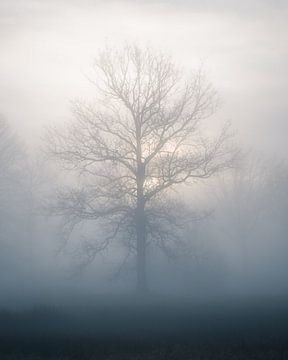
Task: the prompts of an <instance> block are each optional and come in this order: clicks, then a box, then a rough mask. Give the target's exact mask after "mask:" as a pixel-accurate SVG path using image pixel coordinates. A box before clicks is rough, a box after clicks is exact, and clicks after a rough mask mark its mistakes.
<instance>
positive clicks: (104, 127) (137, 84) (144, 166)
mask: <svg viewBox="0 0 288 360" xmlns="http://www.w3.org/2000/svg"><path fill="white" fill-rule="evenodd" d="M95 70H97V76H96V77H95V79H93V83H94V84H95V85H96V87H97V89H98V94H99V101H97V102H96V103H95V104H90V103H85V102H80V101H76V102H74V103H73V110H72V111H73V115H74V117H73V121H72V122H69V123H67V124H66V126H65V128H61V129H59V128H56V129H55V128H54V129H50V131H49V136H48V137H49V153H50V154H51V155H52V156H53V157H54V158H55V159H57V160H60V161H61V163H62V164H63V165H64V166H65V168H66V169H67V170H73V171H76V173H77V174H78V175H79V179H80V180H79V184H80V185H79V186H77V187H74V188H70V189H69V190H65V191H61V192H59V194H58V201H57V202H56V204H54V207H53V210H54V213H56V214H58V215H61V216H63V217H64V219H65V224H66V226H67V227H68V228H69V230H70V231H72V230H73V228H74V226H75V224H78V223H79V222H81V221H86V220H95V221H98V222H99V223H101V226H102V228H104V229H105V232H106V236H105V237H103V238H102V237H101V238H98V239H97V236H96V239H93V240H89V241H88V240H87V239H86V241H84V242H83V244H82V245H83V249H84V250H85V254H86V261H85V263H86V264H87V263H90V262H91V261H93V259H94V258H95V256H96V254H97V253H99V252H100V251H102V250H104V249H106V248H107V247H108V246H109V245H110V244H111V242H112V241H113V240H114V239H121V240H122V241H123V243H124V245H125V246H126V247H127V249H128V251H129V253H133V254H135V255H136V271H137V290H138V291H139V292H142V293H143V292H145V291H147V276H146V273H147V269H146V268H147V247H148V246H150V245H151V244H154V245H156V246H158V247H159V248H161V249H162V250H163V251H164V252H165V253H166V254H167V255H168V256H170V255H173V248H177V247H179V246H181V243H183V241H184V239H183V238H181V232H180V231H178V230H177V229H181V227H182V226H183V223H184V222H185V220H187V218H186V217H185V216H187V213H186V212H184V206H182V205H179V204H177V200H176V199H175V198H174V199H173V197H171V196H170V194H171V188H174V187H176V186H178V185H180V184H184V183H185V184H186V183H195V182H197V181H198V180H203V179H206V178H209V177H211V176H212V175H213V174H215V173H217V172H219V171H222V170H224V169H226V168H228V167H230V166H231V164H232V162H233V158H234V155H235V154H234V152H233V151H231V148H229V147H228V146H227V144H228V142H227V139H228V138H229V134H228V129H227V127H226V126H225V127H224V128H223V129H222V131H221V132H220V134H219V135H218V136H217V137H214V138H211V137H207V136H204V135H203V134H202V133H201V126H200V125H201V122H202V121H203V120H204V119H206V118H208V117H210V116H211V115H212V114H213V112H214V110H215V104H216V94H215V91H214V90H213V88H212V87H211V85H210V84H209V83H207V82H206V81H205V79H204V76H203V75H202V72H201V71H198V72H196V73H194V74H192V75H190V76H189V77H188V78H187V79H186V77H185V74H184V72H181V71H180V70H179V69H178V68H177V66H176V65H175V64H174V63H173V61H172V60H171V59H170V57H168V56H166V55H163V54H162V53H160V52H158V51H155V50H153V49H150V48H145V49H143V48H140V47H138V46H136V45H135V46H134V45H133V46H125V47H124V48H123V49H122V50H120V51H117V50H111V49H106V50H104V51H103V52H101V53H100V54H99V56H98V57H97V58H96V60H95ZM185 214H186V215H185ZM190 220H191V218H190ZM172 228H173V229H174V230H173V229H172ZM175 229H176V230H175ZM175 245H176V246H175Z"/></svg>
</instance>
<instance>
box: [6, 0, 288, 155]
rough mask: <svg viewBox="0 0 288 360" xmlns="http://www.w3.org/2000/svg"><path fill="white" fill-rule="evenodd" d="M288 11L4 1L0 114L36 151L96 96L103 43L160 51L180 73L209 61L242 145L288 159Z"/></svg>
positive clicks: (230, 5)
mask: <svg viewBox="0 0 288 360" xmlns="http://www.w3.org/2000/svg"><path fill="white" fill-rule="evenodd" d="M287 18H288V2H287V1H284V0H278V1H277V0H274V1H272V0H264V1H263V0H262V1H260V0H258V1H257V0H250V1H241V2H239V1H236V0H235V1H234V0H229V1H228V0H226V1H224V0H214V1H212V0H210V1H203V0H202V1H200V0H197V1H188V0H180V1H179V0H177V1H176V0H162V1H153V0H150V1H144V0H138V1H104V0H103V1H101V0H98V1H95V0H94V1H92V0H82V1H80V0H72V1H68V0H58V1H56V0H50V1H48V0H47V1H44V0H42V1H39V0H38V1H37V0H25V1H24V0H0V47H1V57H0V113H2V114H3V115H4V116H5V117H6V118H7V119H8V120H9V121H10V122H11V123H12V124H14V125H15V127H16V128H17V130H18V131H19V132H21V133H22V134H23V136H24V137H25V139H26V140H27V141H30V142H31V143H32V144H38V143H39V137H40V135H41V132H42V129H43V126H44V125H45V124H48V123H51V122H58V121H64V120H66V119H67V118H69V116H70V113H69V100H70V99H71V98H74V97H80V98H81V97H82V98H85V97H91V96H92V95H93V91H94V89H93V87H92V86H91V84H89V82H88V81H87V80H86V78H85V74H88V73H89V71H90V69H91V66H92V62H93V56H94V55H95V54H96V53H97V51H98V49H101V47H103V46H104V45H105V43H107V42H108V43H110V44H118V43H121V42H123V41H138V42H140V43H143V44H147V43H149V44H150V45H151V46H154V47H160V48H161V49H163V50H164V51H166V50H167V51H168V52H170V53H171V54H172V56H174V58H175V59H176V61H177V62H178V63H179V65H183V66H185V67H187V68H193V67H195V66H196V67H197V66H198V65H199V64H200V63H201V62H204V64H205V68H206V71H207V74H208V77H209V79H211V81H212V82H213V83H214V86H215V87H216V89H217V90H218V92H219V94H220V96H221V99H222V107H221V109H220V110H219V112H218V115H217V117H218V118H219V119H223V120H224V121H225V120H227V119H230V120H231V121H232V123H233V125H234V127H235V129H236V130H238V132H239V137H240V139H241V141H242V142H244V143H245V145H247V146H253V147H255V149H256V150H258V151H263V152H267V153H271V154H280V156H286V149H287V145H286V139H287V132H288V121H287V120H288V119H287V115H288V101H287V94H288V70H287V64H288V23H287Z"/></svg>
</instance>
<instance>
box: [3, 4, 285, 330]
mask: <svg viewBox="0 0 288 360" xmlns="http://www.w3.org/2000/svg"><path fill="white" fill-rule="evenodd" d="M287 16H288V5H287V3H286V2H285V1H284V0H283V1H281V0H278V1H276V0H274V1H272V0H266V1H256V0H250V1H248V0H247V1H242V2H241V3H239V2H237V1H227V0H217V1H209V0H208V1H198V0H197V1H188V0H181V1H176V0H175V1H174V0H167V1H164V0H158V1H152V0H150V1H144V0H138V1H128V0H127V1H121V0H119V1H116V0H115V1H102V0H98V1H90V0H84V1H78V0H74V1H66V0H61V1H54V0H53V1H49V2H48V1H46V2H45V1H37V0H28V1H27V0H26V1H24V0H10V1H5V0H4V1H1V2H0V49H1V57H0V199H1V202H0V293H1V296H0V308H1V309H8V310H9V311H14V310H15V311H16V310H17V311H19V310H21V311H22V310H23V309H24V310H25V309H26V310H27V309H31V308H33V307H35V306H40V305H41V306H48V307H50V306H51V307H54V306H56V307H58V306H59V307H61V309H68V308H69V309H71V307H72V308H73V307H74V306H83V307H84V308H86V307H87V306H88V307H89V306H95V304H99V303H101V304H105V303H106V304H107V303H109V304H110V303H112V304H114V305H115V304H118V305H119V304H122V301H124V300H123V299H126V300H125V301H128V300H127V299H128V298H129V299H130V300H129V301H132V300H131V299H133V301H136V302H137V301H139V299H142V300H143V301H144V300H145V299H146V300H147V301H148V302H149V301H154V300H155V301H156V303H157V304H158V305H159V304H161V301H164V303H167V301H170V300H171V301H175V303H178V301H179V304H180V303H181V304H183V303H182V302H183V301H184V302H185V306H186V305H187V303H189V304H190V305H191V304H192V305H193V304H194V305H195V304H198V305H199V304H201V305H203V304H213V303H217V302H219V301H220V302H221V301H222V302H224V303H225V301H226V302H230V301H236V302H237V301H240V302H241V301H242V300H243V299H248V300H247V301H248V302H249V301H250V300H251V299H255V298H256V299H258V300H257V301H258V303H259V304H260V303H261V304H262V302H265V301H266V300H265V299H271V298H273V299H275V298H277V297H279V298H284V299H286V296H287V295H288V287H287V286H288V285H287V273H288V261H287V259H288V258H287V257H288V241H287V233H288V225H287V212H288V192H287V188H288V158H287V131H288V125H287V121H286V118H287V114H288V105H287V104H288V103H287V98H286V97H287V90H288V77H287V61H288V47H287V43H288V25H287ZM105 49H106V50H105ZM121 49H122V50H121ZM123 49H124V50H123ZM127 49H128V50H127ZM105 51H106V52H105ZM117 51H118V52H117ZM121 51H124V52H123V53H121ZM125 51H126V52H125ZM99 54H100V55H99ZM111 54H112V55H111ZM139 54H140V55H139ZM147 54H148V55H147ZM161 54H162V55H163V54H164V55H163V56H164V57H163V58H162V57H161V56H162V55H161ZM166 56H167V57H166ZM97 59H98V60H97ZM127 59H128V60H127ZM151 59H152V60H151ZM159 59H161V60H159ZM163 59H164V60H163ZM170 59H172V60H171V61H172V63H169V61H170ZM141 61H143V64H144V65H141V66H140V65H139V64H140V63H141V64H142V62H141ZM157 61H158V62H157ZM155 63H157V64H158V67H157V66H155ZM119 64H120V65H119ZM127 64H128V65H127ZM131 64H132V65H131ZM159 64H160V65H159ZM167 64H168V65H167ZM171 64H172V65H171ZM166 65H167V67H165V66H166ZM125 66H127V69H128V70H127V69H126V71H127V72H126V73H125V71H124V70H123V69H125ZM133 66H134V67H135V68H133ZM137 66H138V68H137ZM174 66H175V69H174ZM130 68H132V70H131V71H130ZM97 69H98V70H97ZM99 69H100V71H99ZM111 69H112V70H111ZM133 69H134V70H133ZM135 69H136V70H135ZM139 69H140V70H139ZM155 69H156V70H155ZM159 69H160V70H159ZM163 69H164V70H163ZM171 69H172V70H171ZM177 69H180V70H181V71H180V72H179V74H181V76H183V78H181V79H180V80H179V79H178V76H180V75H179V74H178V72H177V71H178V70H177ZM199 69H201V71H200V72H197V71H198V70H199ZM162 70H163V73H161V71H162ZM176 70H177V71H176ZM97 71H98V72H97ZM117 71H118V72H117ZM129 71H130V72H129ZM133 71H134V72H133ZM137 71H138V72H137ZM165 71H166V72H165ZM141 72H143V77H141V76H142V75H141V74H142V73H141ZM155 72H156V75H155ZM157 72H158V73H157ZM139 73H140V76H139ZM127 74H128V75H127ZM137 74H138V75H137ZM147 74H148V75H147ZM157 74H158V75H159V74H160V75H161V76H163V78H164V85H162V82H161V81H162V80H161V81H160V80H159V79H162V78H161V76H160V75H159V77H157V76H158V75H157ZM167 74H168V75H167ZM176 74H177V76H176ZM202 74H204V75H203V76H202ZM121 76H122V78H121ZM137 76H138V77H137ZM190 76H192V77H191V79H192V80H191V81H192V83H191V84H192V85H191V86H190V87H189V86H188V85H187V87H186V88H185V86H184V85H183V84H185V81H186V80H188V79H190ZM119 79H120V80H119ZM121 79H122V83H121ZM134 79H136V80H135V84H137V86H139V88H137V86H136V85H135V84H134V87H133V86H132V85H131V84H133V81H134ZM139 79H140V80H139ZM151 79H152V80H151ZM155 79H158V80H155ZM129 81H130V84H129ZM141 81H142V83H141ZM157 81H158V83H157ZM165 81H166V83H165ZM126 82H127V83H126ZM202 82H203V83H202ZM119 84H120V85H121V84H122V85H121V86H122V87H121V86H120V85H119ZM147 84H148V85H147ZM151 84H152V85H151ZM155 84H156V85H155ZM157 84H158V85H157ZM175 84H177V88H176V85H175ZM210 84H212V85H210ZM95 85H96V86H95ZM105 85H106V88H105V89H104V90H103V88H104V87H105ZM130 85H131V86H130ZM149 86H150V87H151V88H152V90H151V93H152V94H153V96H154V97H155V98H156V100H155V99H154V97H153V96H152V97H153V101H151V104H150V105H149V101H150V99H151V98H150V97H151V95H150V92H149V91H147V93H145V91H146V90H145V89H146V87H147V88H149ZM153 86H154V87H155V89H154V88H153ZM157 86H158V88H157ZM165 86H167V88H166V87H165ZM174 86H175V92H173V91H174V90H173V87H174ZM142 87H143V88H142ZM107 89H108V90H107ZM119 89H121V90H119ZM135 89H136V90H135ZM137 89H138V90H137ZM143 89H144V90H143ZM163 89H164V90H163ZM167 89H169V90H167ZM171 89H172V94H171V95H169V96H170V97H168V98H166V90H167V93H168V94H169V92H170V91H171ZM195 89H196V91H195ZM121 91H122V92H121ZM137 91H138V92H137ZM161 91H162V92H163V94H164V95H162V92H161ZM181 91H182V94H184V95H183V97H182V98H181ZM131 94H132V95H133V96H132V95H131ZM145 94H146V95H145ZM155 94H158V95H155ZM159 94H160V95H159ZM101 96H102V98H101ZM125 96H126V97H125ZM145 96H146V98H145ZM157 96H158V98H157ZM162 96H163V98H162ZM135 98H136V100H135ZM127 99H128V100H127ZM131 99H132V100H131ZM143 99H144V100H145V99H146V102H145V101H144V100H143ZM191 99H192V100H191ZM203 99H204V100H203ZM130 100H131V104H130V103H129V101H130ZM117 101H118V102H117ZM125 101H126V102H125ZM133 101H134V102H133ZM155 103H157V104H158V107H157V108H155V107H156V105H155ZM90 104H93V105H90ZM127 104H128V105H127ZM135 104H138V105H137V106H138V108H137V106H136V105H135ZM147 104H148V105H149V106H148V105H147ZM125 106H126V107H125ZM141 106H142V107H143V109H144V110H145V111H146V112H145V111H144V110H142V113H141V112H140V110H139V109H140V108H141ZM145 106H147V109H145ZM135 109H138V110H137V111H138V112H137V111H136V110H135ZM155 109H156V110H155ZM179 109H181V110H179ZM183 109H184V110H183ZM191 109H192V110H191ZM133 111H134V113H133ZM154 111H155V113H154ZM189 111H190V114H192V115H191V118H189V116H188V115H187V114H189ZM193 111H194V112H193ZM178 112H179V113H178ZM131 113H132V117H131ZM99 114H100V115H99ZM101 114H102V115H101ZM103 114H104V115H103ZM135 114H136V115H135ZM137 114H138V115H137ZM139 114H142V115H141V116H140V115H139ZM147 114H149V116H148V115H147ZM155 114H156V115H155ZM177 114H178V115H177ZM134 115H135V116H134ZM105 116H106V117H105ZM137 116H138V117H139V118H137ZM145 116H147V119H146V120H145V121H146V123H145V121H144V120H143V119H144V118H145ZM95 119H96V120H95ZM103 119H104V120H103ZM133 119H134V122H135V124H136V125H135V132H134V128H133V126H134V125H133V124H134V123H133V121H132V120H133ZM135 119H136V120H135ZM137 119H138V120H137ZM139 119H142V120H141V121H143V123H141V121H140V120H139ZM151 119H152V120H153V121H152V120H151ZM163 119H164V120H163ZM171 119H172V120H171ZM187 119H188V120H187ZM192 120H193V121H195V122H193V124H191V125H189V124H190V123H189V121H190V122H191V121H192ZM97 121H98V122H97ZM137 121H139V123H137ZM149 121H152V122H151V123H150V122H149ZM164 121H166V124H165V123H164ZM169 121H170V123H169ZM177 121H178V123H180V125H177ZM181 121H182V123H181ZM131 124H132V125H131ZM139 124H140V125H139ZM146 124H148V125H146ZM144 125H145V126H144ZM141 126H143V128H141ZM149 126H150V128H151V131H150V132H149ZM177 126H178V128H177ZM147 128H148V130H147ZM131 129H132V130H131ZM139 129H140V130H139ZM161 129H162V130H161ZM171 129H172V130H173V131H172V130H171ZM183 129H184V130H185V132H183V133H182V131H183ZM221 129H222V130H221ZM160 130H161V131H163V133H162V135H161V131H160ZM145 131H146V133H145ZM221 131H222V132H221ZM107 133H109V134H108V135H107ZM123 134H124V135H123ZM163 134H164V135H163ZM179 134H180V135H179ZM191 134H192V135H191ZM190 135H191V138H190ZM141 136H142V137H141ZM165 136H166V138H165ZM181 136H182V138H181V140H179V138H180V137H181ZM113 139H116V140H117V141H116V140H115V141H114V142H113ZM131 139H132V140H131ZM145 139H146V140H145ZM163 139H164V140H163ZM189 139H190V140H189ZM214 139H215V140H214ZM134 140H135V142H134ZM178 140H179V142H178ZM188 140H189V141H190V142H191V141H192V143H189V141H188ZM123 144H124V145H123ZM135 144H136V145H135ZM139 144H140V145H139ZM191 144H192V145H191ZM193 144H194V145H193ZM139 146H140V147H139ZM193 146H194V147H193ZM131 148H132V150H129V149H131ZM91 149H92V150H91ZM103 149H104V150H103ZM127 149H128V150H127ZM139 149H140V150H139ZM179 149H180V150H179ZM178 150H179V151H178ZM91 154H92V155H91ZM131 154H132V155H131ZM175 154H177V155H175ZM189 154H192V155H193V156H194V157H193V156H192V155H191V156H192V158H191V159H190V157H189V156H190V155H189ZM91 156H92V158H91ZM91 159H92V160H91ZM150 161H151V165H150ZM153 161H154V162H153ZM168 163H169V166H168V165H167V164H168ZM99 164H100V165H99ZM171 164H172V165H171ZM102 165H103V166H102ZM149 166H150V167H149ZM131 174H132V175H131ZM179 174H180V175H179ZM96 179H97V180H96ZM187 179H188V180H189V179H190V180H191V181H190V180H189V181H190V183H189V184H188V183H187V182H189V181H186V180H187ZM133 181H134V183H133ZM170 185H171V188H170ZM135 189H136V190H135ZM135 194H136V195H135ZM143 204H144V205H143ZM146 204H147V205H146ZM141 206H142V207H141ZM99 209H100V210H99ZM119 209H120V210H119ZM123 209H124V210H123ZM127 209H128V210H127ZM131 209H132V210H131ZM118 211H119V213H118ZM121 211H123V213H124V215H123V217H121V216H122V213H121ZM141 211H142V212H141ZM115 214H116V215H115ZM106 215H107V216H106ZM107 219H108V220H107ZM141 239H142V240H141ZM112 240H113V241H112ZM141 241H142V245H141ZM143 244H144V245H143ZM143 248H144V250H143ZM135 296H136V297H135ZM148 299H149V300H148ZM151 299H152V300H151ZM153 299H154V300H153ZM164 299H165V300H164ZM231 299H233V300H231ZM125 301H124V302H125ZM243 301H244V300H243ZM245 301H246V300H245ZM251 301H252V300H251ZM258 303H257V304H258ZM114 305H113V306H114ZM190 305H189V306H190ZM192 305H191V306H192ZM194 305H193V306H194ZM111 306H112V305H111ZM183 306H184V305H183ZM185 306H184V307H183V308H182V310H183V309H184V308H185ZM195 306H196V305H195ZM185 309H186V308H185ZM189 309H190V308H189ZM195 309H196V308H193V311H195V314H196V313H197V310H195ZM142 310H143V309H142ZM182 310H181V311H182ZM73 311H74V310H71V312H73ZM133 311H135V312H136V313H137V309H136V310H135V309H134V310H133ZM155 311H156V310H155ZM177 311H178V310H177ZM177 311H176V310H175V314H180V312H179V313H178V312H177ZM203 311H204V310H203ZM221 311H222V310H221ZM200 312H201V311H200ZM120 313H121V312H120V311H119V313H118V315H119V314H120ZM159 313H161V311H160V312H159ZM224 313H225V310H224V312H223V314H224ZM236 313H237V311H236ZM283 313H284V312H283ZM193 314H194V312H193ZM78 315H79V314H78ZM118 315H117V316H118ZM83 316H84V315H83ZM117 316H116V317H117ZM163 316H164V315H163ZM165 316H166V315H165ZM165 316H164V318H165ZM175 316H176V315H175ZM193 316H194V315H193ZM84 318H85V316H84ZM85 319H86V318H85ZM117 319H118V318H117ZM169 319H170V318H169ZM86 320H87V319H86ZM86 320H85V321H86ZM118 320H119V319H118ZM118 320H117V321H118ZM142 320H143V319H142ZM142 320H141V321H142ZM115 321H116V320H115ZM121 321H122V320H121V319H120V320H119V322H120V323H122V322H121ZM143 321H144V320H143ZM172 322H173V321H172ZM224 322H225V321H224ZM180 323H181V322H180ZM268 323H269V322H268ZM89 324H90V323H89ZM74 325H75V324H74ZM74 325H73V326H74ZM90 325H91V326H92V328H93V325H92V323H91V324H90ZM90 325H89V326H90ZM87 326H88V325H87ZM107 326H108V328H109V325H107ZM143 326H144V325H143ZM177 326H178V325H177ZM195 326H196V325H195ZM235 326H236V325H235ZM179 327H181V326H180V325H179ZM76 328H77V326H76V325H75V329H76ZM111 328H112V325H111ZM89 329H90V328H89ZM93 329H94V328H93ZM90 330H91V329H90ZM90 330H89V331H90ZM106 330H107V329H106ZM130 330H131V329H130ZM158 330H159V329H158ZM196 330H197V329H196ZM196 330H195V331H196ZM51 331H52V332H53V330H51ZM97 331H99V330H97ZM131 331H132V330H131ZM161 331H162V330H161ZM97 336H98V335H97ZM181 336H182V335H181Z"/></svg>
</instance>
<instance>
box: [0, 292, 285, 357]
mask: <svg viewBox="0 0 288 360" xmlns="http://www.w3.org/2000/svg"><path fill="white" fill-rule="evenodd" d="M108 300H109V301H108ZM0 359H1V360H2V359H3V360H10V359H19V360H22V359H27V360H28V359H29V360H34V359H35V360H36V359H48V360H50V359H51V360H52V359H55V360H58V359H59V360H60V359H62V360H65V359H75V360H76V359H84V360H85V359H87V360H92V359H111V360H114V359H115V360H116V359H123V360H124V359H139V360H141V359H151V360H152V359H160V360H161V359H171V360H172V359H184V360H185V359H202V360H204V359H288V299H287V298H286V297H282V298H281V297H278V298H276V297H274V298H271V297H270V298H268V297H267V298H265V299H263V298H254V299H242V300H239V299H238V300H235V299H234V300H229V301H228V300H226V301H222V302H220V301H218V302H216V301H214V302H211V303H206V304H201V303H199V302H198V303H196V302H192V301H190V300H189V299H186V300H181V301H180V300H179V299H178V300H177V301H176V300H174V301H172V300H171V299H170V300H167V299H160V298H157V299H151V298H150V299H148V300H147V299H145V301H144V300H139V299H138V300H136V299H115V298H114V299H112V300H111V298H110V299H106V301H105V299H102V300H101V301H95V304H94V305H93V306H92V305H91V304H90V305H89V306H88V305H86V306H83V305H82V306H76V305H73V306H69V307H68V306H66V307H65V308H63V307H47V306H41V307H39V306H37V307H34V308H33V309H29V310H25V311H24V310H22V311H17V312H16V311H8V310H6V311H4V310H3V311H2V312H1V313H0Z"/></svg>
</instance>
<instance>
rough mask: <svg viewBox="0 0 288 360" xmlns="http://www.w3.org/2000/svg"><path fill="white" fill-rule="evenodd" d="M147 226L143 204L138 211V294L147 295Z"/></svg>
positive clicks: (138, 207)
mask: <svg viewBox="0 0 288 360" xmlns="http://www.w3.org/2000/svg"><path fill="white" fill-rule="evenodd" d="M145 228H146V226H145V212H144V206H143V204H139V205H138V206H137V210H136V236H137V293H139V294H141V295H143V294H145V293H147V291H148V286H147V266H146V265H147V263H146V229H145Z"/></svg>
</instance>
